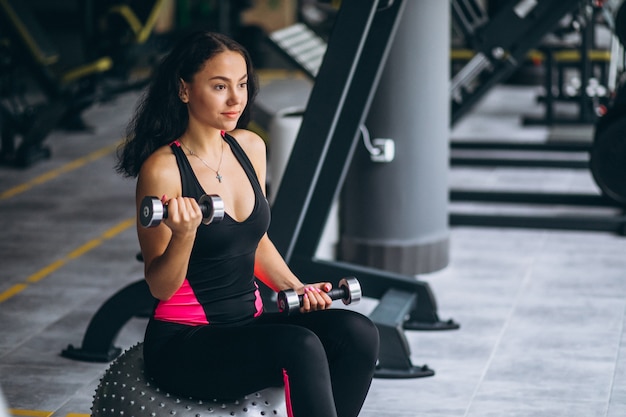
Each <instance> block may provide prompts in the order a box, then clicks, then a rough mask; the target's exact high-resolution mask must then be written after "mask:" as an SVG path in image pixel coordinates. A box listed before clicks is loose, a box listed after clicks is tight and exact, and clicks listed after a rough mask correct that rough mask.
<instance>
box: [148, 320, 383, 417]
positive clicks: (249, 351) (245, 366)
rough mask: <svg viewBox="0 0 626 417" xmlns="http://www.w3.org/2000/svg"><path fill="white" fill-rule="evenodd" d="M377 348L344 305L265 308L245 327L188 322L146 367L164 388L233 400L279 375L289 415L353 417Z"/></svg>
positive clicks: (370, 327) (366, 324)
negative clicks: (288, 310) (302, 310)
mask: <svg viewBox="0 0 626 417" xmlns="http://www.w3.org/2000/svg"><path fill="white" fill-rule="evenodd" d="M378 346H379V340H378V331H377V328H376V326H375V325H374V324H373V323H372V322H371V321H370V320H369V319H368V318H367V317H365V316H363V315H361V314H359V313H356V312H353V311H350V310H344V309H330V310H324V311H317V312H312V313H306V314H294V315H292V316H285V315H283V314H278V313H272V314H263V315H262V316H260V317H259V318H257V319H256V320H255V321H254V322H253V323H252V324H249V325H245V326H239V327H218V326H211V325H208V326H198V327H191V328H189V330H188V331H184V332H182V333H180V334H179V335H178V336H177V337H176V338H175V340H170V341H169V342H168V343H166V344H165V346H164V348H163V349H160V350H159V354H158V355H157V356H154V355H151V356H152V357H151V358H150V360H147V361H146V367H147V368H148V373H149V374H150V375H151V376H152V377H153V378H154V379H155V380H156V383H157V384H158V385H160V386H162V387H163V388H164V389H166V390H169V391H171V392H173V393H177V394H180V395H186V396H192V397H197V398H224V399H228V398H233V399H234V398H238V397H240V396H242V395H245V394H249V393H252V392H256V391H259V390H261V389H263V388H267V387H270V386H281V385H282V384H283V382H284V378H285V375H286V376H287V378H288V383H289V392H290V401H291V407H292V411H293V415H294V416H295V417H303V416H311V417H335V416H337V417H356V416H357V415H358V414H359V411H360V410H361V407H362V406H363V402H364V401H365V397H366V395H367V392H368V390H369V387H370V384H371V380H372V377H373V374H374V369H375V364H376V360H377V357H378Z"/></svg>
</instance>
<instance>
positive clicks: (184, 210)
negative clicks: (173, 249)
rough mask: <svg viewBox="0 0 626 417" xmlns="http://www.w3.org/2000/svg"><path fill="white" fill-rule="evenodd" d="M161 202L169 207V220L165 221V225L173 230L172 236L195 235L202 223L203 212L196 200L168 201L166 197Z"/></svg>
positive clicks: (182, 198) (183, 198)
mask: <svg viewBox="0 0 626 417" xmlns="http://www.w3.org/2000/svg"><path fill="white" fill-rule="evenodd" d="M161 202H162V203H163V204H164V205H167V218H165V219H163V223H164V224H165V225H166V226H167V227H169V228H170V229H171V230H172V234H174V235H178V234H181V235H185V234H189V233H191V234H193V235H195V233H196V231H197V229H198V226H200V223H201V222H202V211H201V210H200V206H199V205H198V202H197V201H196V200H195V199H193V198H190V197H176V198H172V199H170V200H168V199H167V196H165V195H164V196H163V197H162V198H161Z"/></svg>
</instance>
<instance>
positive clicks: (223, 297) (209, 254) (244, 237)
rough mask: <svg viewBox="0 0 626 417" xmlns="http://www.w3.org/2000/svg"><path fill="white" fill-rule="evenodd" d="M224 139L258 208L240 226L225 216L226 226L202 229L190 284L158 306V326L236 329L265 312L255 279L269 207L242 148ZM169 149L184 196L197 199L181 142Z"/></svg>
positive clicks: (194, 251) (194, 179) (197, 190)
mask: <svg viewBox="0 0 626 417" xmlns="http://www.w3.org/2000/svg"><path fill="white" fill-rule="evenodd" d="M223 137H224V140H225V141H226V143H227V144H228V145H229V146H230V148H231V150H232V152H233V154H234V155H235V157H236V158H237V160H238V161H239V163H240V164H241V166H242V167H243V170H244V171H245V173H246V175H247V177H248V179H249V180H250V183H251V184H252V188H253V190H254V199H255V202H254V208H253V210H252V213H251V214H250V216H249V217H248V218H247V219H245V220H243V221H241V222H238V221H236V220H234V219H233V218H232V217H230V216H229V215H228V213H225V215H224V219H223V220H222V221H220V222H217V223H211V224H209V225H204V224H201V225H200V226H199V228H198V231H197V234H196V240H195V242H194V246H193V249H192V252H191V257H190V259H189V268H188V271H187V277H186V280H185V282H184V284H183V286H182V287H181V288H180V289H179V290H178V291H177V292H176V294H175V295H174V296H173V297H172V298H171V299H170V300H168V301H159V302H158V303H157V306H156V308H155V312H154V318H155V319H157V320H160V321H167V322H173V323H179V324H187V325H201V324H212V325H224V324H225V325H238V324H245V323H247V322H249V321H251V320H252V319H253V318H254V317H256V316H258V315H260V314H261V313H262V311H263V303H262V300H261V295H260V293H259V291H258V287H257V285H256V282H255V278H254V258H255V252H256V249H257V245H258V243H259V240H260V239H261V238H262V237H263V235H264V234H265V232H266V231H267V229H268V227H269V222H270V209H269V204H268V202H267V200H266V198H265V196H264V195H263V191H262V189H261V186H260V184H259V181H258V177H257V175H256V173H255V171H254V167H253V166H252V163H251V162H250V160H249V159H248V157H247V155H246V154H245V152H244V151H243V149H242V148H241V146H240V145H239V143H237V141H236V139H235V138H233V137H232V136H230V135H228V134H224V135H223ZM170 147H171V148H172V151H173V152H174V155H175V156H176V161H177V163H178V167H179V170H180V176H181V181H182V195H183V196H184V197H193V198H195V199H196V200H197V199H199V198H200V197H201V196H202V195H204V194H205V192H204V190H203V189H202V186H201V185H200V182H199V181H198V178H197V177H196V175H195V174H194V172H193V170H192V168H191V165H190V163H189V160H188V159H187V156H186V155H185V153H184V152H183V150H182V149H181V146H180V142H178V141H174V142H172V143H171V144H170Z"/></svg>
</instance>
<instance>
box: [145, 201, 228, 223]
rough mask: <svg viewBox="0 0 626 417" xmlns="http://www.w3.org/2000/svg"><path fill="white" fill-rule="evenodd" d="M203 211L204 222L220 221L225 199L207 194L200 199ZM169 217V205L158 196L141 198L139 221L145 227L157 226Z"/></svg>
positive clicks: (222, 216)
mask: <svg viewBox="0 0 626 417" xmlns="http://www.w3.org/2000/svg"><path fill="white" fill-rule="evenodd" d="M198 205H199V206H200V210H201V211H202V223H204V224H209V223H214V222H219V221H221V220H222V219H223V218H224V201H223V200H222V198H221V197H220V196H218V195H214V194H212V195H208V194H205V195H203V196H202V197H200V199H199V200H198ZM166 218H167V205H164V204H163V202H161V200H160V199H159V198H157V197H151V196H147V197H144V198H143V200H141V206H140V207H139V222H140V223H141V225H142V226H143V227H155V226H158V225H159V224H161V221H162V220H163V219H166Z"/></svg>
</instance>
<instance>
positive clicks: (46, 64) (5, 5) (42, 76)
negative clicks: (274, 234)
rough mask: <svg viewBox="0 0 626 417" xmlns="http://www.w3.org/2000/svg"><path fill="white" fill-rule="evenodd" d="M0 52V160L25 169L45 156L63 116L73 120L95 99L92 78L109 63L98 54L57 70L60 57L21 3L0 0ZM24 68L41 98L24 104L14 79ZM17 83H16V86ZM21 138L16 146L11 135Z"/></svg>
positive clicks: (93, 80) (94, 78)
mask: <svg viewBox="0 0 626 417" xmlns="http://www.w3.org/2000/svg"><path fill="white" fill-rule="evenodd" d="M0 28H1V29H0V38H2V42H0V43H2V44H3V45H4V47H3V49H2V50H1V51H0V53H1V54H2V61H3V63H8V65H7V66H6V67H5V68H1V69H2V70H3V71H2V72H0V76H1V77H0V81H1V82H2V88H1V89H0V90H2V93H6V92H8V93H9V96H10V97H11V100H7V101H6V102H5V101H3V102H0V113H1V115H0V117H1V118H2V142H1V147H0V161H1V162H3V163H8V164H11V165H16V166H19V167H26V166H29V165H31V164H32V163H34V162H35V161H37V160H39V159H43V158H47V157H49V156H50V151H49V149H47V148H46V147H44V146H43V145H42V144H43V141H44V140H45V138H46V137H47V135H48V134H49V133H50V131H51V130H52V129H53V128H55V127H56V126H57V125H58V124H59V122H61V121H62V120H63V119H64V118H65V119H67V118H71V119H72V120H77V119H78V118H79V115H80V113H81V112H82V110H84V109H85V108H87V107H88V106H89V105H90V104H91V103H93V102H94V101H95V96H94V92H93V91H94V89H95V81H96V78H97V77H98V76H99V75H100V74H103V73H105V72H106V71H108V70H110V69H111V68H112V66H113V62H112V60H111V58H110V57H108V56H101V57H98V58H96V59H94V60H93V61H90V62H86V63H84V64H82V65H80V66H78V67H75V68H71V69H69V70H62V69H61V68H60V65H59V62H60V55H59V53H58V52H57V50H56V48H55V47H54V45H53V44H52V43H51V42H50V39H49V38H48V36H47V35H46V33H45V32H44V31H43V29H42V28H41V27H40V26H39V24H38V22H37V20H36V19H35V17H34V16H33V14H32V13H31V11H30V10H29V8H28V6H27V4H26V3H25V2H21V1H16V0H2V1H0ZM24 67H26V69H28V70H30V71H27V72H31V73H32V75H33V77H34V81H35V82H36V86H37V87H38V89H39V90H40V92H41V93H42V95H43V96H44V97H45V100H44V101H43V102H40V103H37V104H33V103H29V100H26V98H25V97H24V94H23V91H20V89H19V87H18V85H19V83H16V77H17V76H20V77H21V76H22V75H23V74H24V73H25V72H24ZM16 84H18V85H16ZM31 101H32V100H31ZM18 135H19V136H21V142H20V143H19V146H18V145H17V143H16V142H17V141H16V140H15V139H16V136H18Z"/></svg>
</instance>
